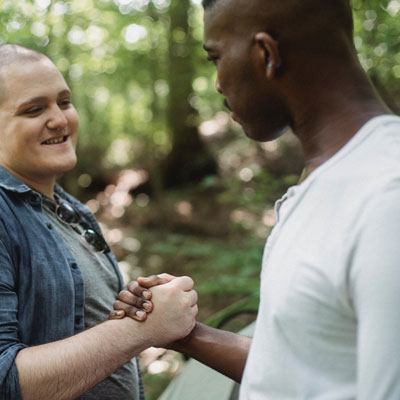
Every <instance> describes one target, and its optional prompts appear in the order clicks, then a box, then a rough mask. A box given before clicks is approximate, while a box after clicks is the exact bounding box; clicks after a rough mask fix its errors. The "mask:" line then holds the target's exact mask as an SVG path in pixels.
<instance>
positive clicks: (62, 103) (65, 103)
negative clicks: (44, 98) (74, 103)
mask: <svg viewBox="0 0 400 400" xmlns="http://www.w3.org/2000/svg"><path fill="white" fill-rule="evenodd" d="M70 104H71V100H70V99H64V100H61V101H59V102H58V105H59V106H60V107H69V105H70Z"/></svg>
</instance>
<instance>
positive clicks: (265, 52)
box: [255, 32, 281, 79]
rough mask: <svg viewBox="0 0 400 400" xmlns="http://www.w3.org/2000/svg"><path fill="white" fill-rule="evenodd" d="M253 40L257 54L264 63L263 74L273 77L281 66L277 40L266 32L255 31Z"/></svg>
mask: <svg viewBox="0 0 400 400" xmlns="http://www.w3.org/2000/svg"><path fill="white" fill-rule="evenodd" d="M255 40H256V46H257V50H258V52H259V56H260V57H261V58H262V59H263V61H264V64H265V67H264V68H265V76H266V77H267V79H273V78H274V77H275V74H276V71H277V69H279V67H280V66H281V57H280V53H279V48H278V42H277V41H276V40H275V39H274V38H273V37H272V36H271V35H270V34H269V33H266V32H258V33H256V35H255Z"/></svg>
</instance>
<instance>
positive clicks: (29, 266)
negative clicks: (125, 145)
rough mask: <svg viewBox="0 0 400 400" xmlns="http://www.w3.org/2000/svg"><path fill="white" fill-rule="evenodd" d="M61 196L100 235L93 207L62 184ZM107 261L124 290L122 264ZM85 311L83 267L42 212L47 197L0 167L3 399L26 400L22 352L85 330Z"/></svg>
mask: <svg viewBox="0 0 400 400" xmlns="http://www.w3.org/2000/svg"><path fill="white" fill-rule="evenodd" d="M55 192H56V193H57V194H58V195H59V196H60V197H62V198H64V199H65V200H67V201H68V202H70V203H71V204H72V205H73V206H74V207H75V208H76V209H77V210H78V211H79V213H80V214H81V217H82V218H83V219H84V220H85V222H87V223H89V225H90V226H91V227H92V228H93V229H95V230H96V231H98V232H100V228H99V226H98V224H97V222H96V221H95V218H94V216H93V215H92V213H91V212H90V211H89V209H88V208H87V207H85V206H84V205H83V204H81V203H80V202H78V201H77V200H76V199H75V198H73V197H72V196H70V195H68V194H67V193H65V192H64V191H63V190H62V189H61V187H60V186H58V185H56V186H55ZM107 257H108V258H109V260H110V262H111V263H112V265H113V266H114V267H115V269H116V272H117V274H118V277H119V282H120V289H121V290H122V288H123V281H122V277H121V274H120V272H119V270H118V265H117V261H116V260H115V258H114V256H113V254H112V253H111V252H108V253H107ZM83 307H84V287H83V278H82V274H81V272H80V270H79V266H78V263H77V261H76V260H75V259H74V257H73V256H72V254H71V252H70V250H69V249H68V248H67V245H66V244H65V243H64V241H63V240H62V239H61V238H60V236H59V235H58V234H57V232H56V231H55V229H54V228H53V226H52V225H51V223H50V221H49V220H48V218H47V217H46V215H45V214H44V213H43V212H42V206H41V197H40V196H39V195H38V194H37V193H36V192H35V191H33V190H32V189H31V188H30V187H29V186H27V185H25V184H24V183H22V182H21V181H20V180H19V179H17V178H16V177H15V176H14V175H12V174H11V173H9V172H8V171H7V170H6V169H4V168H3V167H1V166H0V399H2V400H3V399H4V400H6V399H7V400H8V399H9V400H18V399H22V397H21V393H20V387H19V382H18V371H17V368H16V363H15V358H16V355H17V353H18V351H20V350H21V349H23V348H25V347H28V346H35V345H40V344H44V343H49V342H53V341H57V340H61V339H64V338H66V337H68V336H71V335H74V334H76V333H78V332H80V331H82V330H83V329H84V318H83V317H84V308H83Z"/></svg>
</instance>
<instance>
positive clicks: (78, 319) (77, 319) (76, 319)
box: [75, 317, 81, 325]
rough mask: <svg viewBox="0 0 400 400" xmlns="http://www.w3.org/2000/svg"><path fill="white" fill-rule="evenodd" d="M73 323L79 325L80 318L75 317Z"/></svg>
mask: <svg viewBox="0 0 400 400" xmlns="http://www.w3.org/2000/svg"><path fill="white" fill-rule="evenodd" d="M75 323H76V324H77V325H79V324H80V323H81V317H75Z"/></svg>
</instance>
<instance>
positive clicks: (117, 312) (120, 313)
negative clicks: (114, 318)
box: [115, 311, 124, 317]
mask: <svg viewBox="0 0 400 400" xmlns="http://www.w3.org/2000/svg"><path fill="white" fill-rule="evenodd" d="M123 314H124V312H123V311H115V315H118V316H119V317H120V316H121V315H123Z"/></svg>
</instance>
